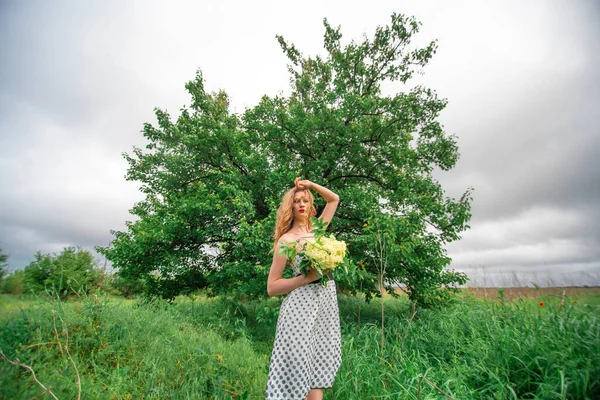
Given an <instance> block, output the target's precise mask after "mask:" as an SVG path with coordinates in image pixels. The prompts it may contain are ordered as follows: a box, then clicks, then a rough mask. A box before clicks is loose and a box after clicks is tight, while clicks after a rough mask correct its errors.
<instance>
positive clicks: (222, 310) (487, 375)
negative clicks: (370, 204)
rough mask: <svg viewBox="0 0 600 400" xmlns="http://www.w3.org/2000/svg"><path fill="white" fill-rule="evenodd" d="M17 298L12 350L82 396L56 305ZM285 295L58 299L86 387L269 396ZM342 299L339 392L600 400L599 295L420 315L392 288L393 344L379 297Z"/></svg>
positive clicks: (19, 385) (12, 372)
mask: <svg viewBox="0 0 600 400" xmlns="http://www.w3.org/2000/svg"><path fill="white" fill-rule="evenodd" d="M18 299H19V298H15V297H8V296H2V297H0V302H1V304H2V305H1V307H0V309H1V310H2V311H1V314H0V348H1V349H2V350H3V351H4V353H5V354H6V355H7V356H8V357H9V358H11V359H14V358H15V357H18V358H19V359H20V360H21V362H23V363H27V364H28V365H31V366H32V368H34V370H35V372H36V375H37V376H38V379H39V380H40V381H41V382H43V383H44V384H45V385H46V386H50V388H51V390H52V391H53V392H54V393H55V394H56V395H57V397H58V398H60V399H68V398H75V396H76V395H77V385H76V383H75V382H76V374H75V371H74V368H73V367H72V366H71V364H69V362H68V360H66V359H65V357H63V356H62V355H61V353H60V351H59V349H58V347H57V346H56V333H55V332H54V327H53V320H52V312H51V311H52V305H51V304H50V303H49V302H48V301H44V300H43V299H40V300H33V299H25V300H22V301H20V300H18ZM279 303H280V300H278V299H270V300H269V301H265V302H261V301H254V302H243V303H239V302H235V301H232V300H225V299H206V298H203V297H200V298H195V299H194V301H193V302H192V301H190V299H188V298H178V299H177V301H176V302H175V303H174V304H167V303H164V302H160V301H155V302H144V301H139V300H136V301H128V300H120V299H117V298H107V297H104V298H95V297H87V298H83V299H80V300H77V301H68V302H65V303H58V304H57V305H56V309H57V311H58V312H59V313H60V315H61V316H62V317H63V319H64V321H65V326H66V327H67V329H68V332H69V340H70V350H71V354H72V356H73V360H74V362H75V363H76V365H77V366H78V369H79V372H80V374H81V382H82V385H81V386H82V398H84V399H110V398H113V399H129V398H140V399H152V398H173V399H188V398H189V399H245V398H246V399H250V398H252V399H258V398H264V388H265V385H266V379H267V372H268V363H269V357H270V352H271V348H272V344H273V340H274V335H275V323H276V318H277V309H278V306H279ZM339 304H340V315H341V324H342V335H343V362H342V366H341V368H340V370H339V372H338V375H337V378H336V381H335V383H334V387H333V390H327V391H326V393H325V398H327V399H333V398H335V399H338V400H339V399H342V400H343V399H418V398H421V399H441V398H444V395H443V394H442V391H443V392H445V393H447V394H448V395H449V396H450V397H452V398H455V399H516V398H519V399H526V398H538V399H595V398H600V327H599V326H600V325H599V324H598V317H599V316H600V298H599V297H598V296H587V297H585V296H582V297H577V298H568V297H566V298H561V296H554V297H553V296H549V297H542V298H539V299H536V300H531V299H517V300H515V301H512V302H508V301H505V299H504V298H503V297H502V295H501V296H500V298H499V299H498V300H493V301H490V300H484V299H476V298H474V297H470V296H467V297H465V298H463V299H459V300H458V301H457V302H456V303H455V304H453V305H450V306H448V307H446V308H445V309H441V310H420V311H418V312H417V313H416V314H413V310H412V308H411V305H410V303H409V302H408V301H407V300H406V299H405V298H401V299H398V300H394V299H391V298H387V299H386V300H385V308H386V311H385V318H386V320H385V343H384V346H383V348H382V346H381V308H380V306H381V304H380V302H379V301H373V302H371V303H370V304H366V303H365V302H364V301H363V300H362V299H360V298H355V297H345V296H340V297H339ZM540 304H543V305H540ZM359 305H360V318H361V321H360V325H359V323H358V307H359ZM359 326H360V327H359ZM58 329H59V330H58V331H59V332H60V329H62V328H61V327H60V326H58ZM0 362H1V361H0ZM0 375H1V377H0V388H1V389H0V390H1V392H0V395H1V397H2V398H11V399H12V398H16V399H21V398H23V399H25V398H27V399H28V398H32V397H34V396H36V395H37V394H39V393H40V392H41V389H40V388H39V386H37V385H36V384H35V383H34V382H33V380H32V379H31V377H30V376H29V374H28V373H27V372H26V371H24V370H23V369H19V368H17V367H15V366H13V365H10V364H8V363H6V362H1V363H0Z"/></svg>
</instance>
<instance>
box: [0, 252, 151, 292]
mask: <svg viewBox="0 0 600 400" xmlns="http://www.w3.org/2000/svg"><path fill="white" fill-rule="evenodd" d="M7 260H8V256H7V255H6V254H5V253H4V252H3V251H2V250H1V249H0V293H9V294H22V293H43V292H45V291H47V290H55V291H57V292H58V293H60V294H61V296H62V297H68V296H69V295H73V294H75V293H94V292H96V291H104V292H107V293H110V294H112V295H117V296H120V295H122V296H126V297H130V296H132V295H134V294H138V293H141V291H142V288H143V282H142V281H141V280H128V279H125V278H123V277H121V276H119V274H118V273H106V272H104V271H103V270H101V269H100V268H99V265H98V260H96V259H95V258H94V256H93V255H92V253H91V252H89V251H88V250H85V249H81V248H79V247H66V248H64V249H63V251H62V252H60V253H58V254H42V253H41V252H39V251H38V252H37V253H36V255H35V260H34V261H32V262H31V263H30V264H29V265H27V266H26V267H25V268H24V269H19V270H16V271H13V272H12V273H8V272H7V265H8V264H7Z"/></svg>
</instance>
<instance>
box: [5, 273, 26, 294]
mask: <svg viewBox="0 0 600 400" xmlns="http://www.w3.org/2000/svg"><path fill="white" fill-rule="evenodd" d="M24 275H25V274H24V271H23V270H22V269H18V270H16V271H13V272H12V273H11V274H9V275H8V276H7V277H5V278H4V279H2V281H0V293H10V294H21V293H23V277H24Z"/></svg>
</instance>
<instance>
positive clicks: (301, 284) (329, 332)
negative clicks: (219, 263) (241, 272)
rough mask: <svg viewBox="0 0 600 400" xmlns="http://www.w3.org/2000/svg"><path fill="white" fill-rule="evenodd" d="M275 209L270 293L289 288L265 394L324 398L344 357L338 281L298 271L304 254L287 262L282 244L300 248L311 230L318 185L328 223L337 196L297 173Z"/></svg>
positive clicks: (291, 398) (311, 399) (309, 399)
mask: <svg viewBox="0 0 600 400" xmlns="http://www.w3.org/2000/svg"><path fill="white" fill-rule="evenodd" d="M294 183H295V188H293V189H291V190H289V191H288V192H287V193H286V194H285V195H284V196H283V199H282V201H281V205H280V206H279V209H278V210H277V222H276V224H275V244H274V247H273V251H274V254H273V263H272V264H271V270H270V272H269V279H268V282H267V292H268V294H269V296H279V295H282V294H286V293H289V295H288V296H287V297H286V298H285V299H284V300H283V303H282V304H281V309H280V312H279V319H278V320H277V333H276V335H275V344H274V345H273V353H272V354H271V365H270V368H269V380H268V383H267V399H269V400H270V399H286V400H295V399H299V400H303V399H306V400H320V399H322V398H323V389H324V388H330V387H331V386H332V385H333V380H334V379H335V375H336V374H337V370H338V368H339V367H340V364H341V362H342V353H341V335H340V317H339V310H338V304H337V296H336V289H335V282H334V281H333V280H330V281H329V282H328V283H327V286H323V285H321V283H320V282H319V275H318V273H317V271H316V270H314V269H312V270H311V271H310V272H309V273H308V274H307V275H306V276H305V275H302V274H301V273H300V270H299V268H298V265H299V264H300V261H301V258H300V256H296V258H295V259H294V260H292V262H291V263H289V264H288V263H287V260H286V258H285V256H283V255H279V254H278V252H279V249H280V244H281V243H286V244H287V243H291V242H296V241H298V247H297V248H298V250H300V249H301V247H302V245H303V244H304V243H305V242H306V240H307V239H310V238H314V235H313V234H312V233H311V231H312V226H311V223H310V218H311V217H314V216H315V215H316V210H315V207H314V204H313V202H314V198H313V195H312V193H311V191H310V189H314V190H315V191H316V192H317V193H319V194H320V195H321V196H323V198H324V199H325V200H326V201H327V205H326V206H325V209H324V210H323V213H322V214H321V216H320V218H323V221H324V222H327V223H329V222H330V221H331V219H332V218H333V215H334V214H335V210H336V209H337V206H338V203H339V197H338V195H336V194H335V193H333V192H332V191H330V190H329V189H326V188H324V187H323V186H320V185H317V184H316V183H313V182H311V181H309V180H300V178H296V180H295V182H294ZM286 264H288V265H290V267H291V268H292V270H293V272H294V274H295V275H296V277H294V278H289V279H284V278H283V270H284V268H285V267H286Z"/></svg>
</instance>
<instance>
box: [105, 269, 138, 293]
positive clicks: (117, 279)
mask: <svg viewBox="0 0 600 400" xmlns="http://www.w3.org/2000/svg"><path fill="white" fill-rule="evenodd" d="M102 288H103V289H104V290H105V291H107V292H109V293H110V294H112V295H114V296H124V297H132V296H134V295H137V294H141V293H143V291H144V281H143V280H142V279H131V278H125V277H122V276H121V275H120V274H119V273H118V272H114V273H111V274H106V275H104V277H103V279H102Z"/></svg>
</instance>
